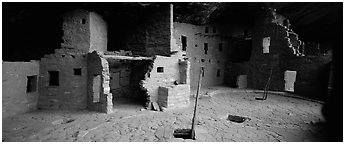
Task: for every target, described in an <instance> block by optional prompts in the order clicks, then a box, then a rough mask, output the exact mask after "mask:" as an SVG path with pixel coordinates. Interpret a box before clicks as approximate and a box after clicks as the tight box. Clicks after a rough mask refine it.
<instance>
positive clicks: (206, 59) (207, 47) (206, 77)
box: [173, 22, 229, 89]
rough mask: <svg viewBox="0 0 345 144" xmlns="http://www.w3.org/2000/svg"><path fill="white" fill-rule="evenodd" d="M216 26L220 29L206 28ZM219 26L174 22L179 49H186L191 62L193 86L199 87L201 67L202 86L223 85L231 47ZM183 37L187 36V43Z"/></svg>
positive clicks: (175, 37)
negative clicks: (201, 70)
mask: <svg viewBox="0 0 345 144" xmlns="http://www.w3.org/2000/svg"><path fill="white" fill-rule="evenodd" d="M206 27H209V28H210V29H211V28H212V27H215V29H217V28H218V31H216V32H214V31H212V30H209V32H208V33H205V28H206ZM219 29H220V28H219V27H217V26H209V25H206V26H196V25H192V24H187V23H177V22H175V23H174V37H173V38H174V39H175V42H176V43H177V47H178V48H177V50H179V51H184V49H185V53H186V57H188V59H189V61H190V63H191V68H190V69H191V70H190V71H191V75H190V80H191V87H192V88H193V89H195V88H196V87H197V82H198V76H199V72H200V69H201V67H203V69H204V74H203V81H202V84H201V85H202V86H212V85H221V84H223V82H224V67H225V59H226V56H225V53H226V51H227V49H228V47H229V44H228V40H227V38H226V36H225V34H223V33H220V32H221V30H219ZM182 37H185V38H186V42H185V44H183V43H184V42H182Z"/></svg>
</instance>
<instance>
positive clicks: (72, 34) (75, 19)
mask: <svg viewBox="0 0 345 144" xmlns="http://www.w3.org/2000/svg"><path fill="white" fill-rule="evenodd" d="M62 30H63V36H62V40H63V43H61V47H65V48H75V49H80V50H84V51H86V52H92V51H94V50H96V51H99V52H104V51H107V42H108V38H107V23H106V22H105V21H104V20H103V19H102V17H101V16H100V15H98V14H97V13H95V12H89V11H86V10H75V11H73V12H70V13H66V14H64V15H63V25H62Z"/></svg>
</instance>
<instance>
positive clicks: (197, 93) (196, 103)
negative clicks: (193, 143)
mask: <svg viewBox="0 0 345 144" xmlns="http://www.w3.org/2000/svg"><path fill="white" fill-rule="evenodd" d="M202 73H203V69H202V68H201V69H200V74H199V82H198V89H197V91H196V97H195V106H194V115H193V120H192V129H191V139H194V140H195V130H194V127H195V120H196V109H197V105H198V98H199V91H200V87H201V79H202V78H201V74H202Z"/></svg>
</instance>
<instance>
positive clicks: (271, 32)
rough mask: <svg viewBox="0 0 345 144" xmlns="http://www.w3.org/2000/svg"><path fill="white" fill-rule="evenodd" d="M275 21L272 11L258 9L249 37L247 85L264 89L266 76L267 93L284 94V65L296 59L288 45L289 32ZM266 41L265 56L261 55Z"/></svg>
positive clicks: (290, 45)
mask: <svg viewBox="0 0 345 144" xmlns="http://www.w3.org/2000/svg"><path fill="white" fill-rule="evenodd" d="M279 21H280V20H277V21H275V12H274V11H273V10H272V9H262V10H261V11H260V12H259V13H257V17H256V20H255V25H254V29H253V34H252V52H251V58H250V62H249V65H250V69H249V73H248V75H249V76H248V81H249V83H248V85H249V86H250V87H252V88H256V89H264V88H265V85H266V83H267V81H268V78H269V76H270V72H271V69H272V76H271V82H270V90H274V91H283V90H284V72H285V70H287V68H286V67H285V64H284V63H285V62H286V61H287V60H288V59H292V58H294V57H297V55H296V53H295V52H294V47H293V46H292V44H291V43H290V41H289V31H290V30H289V29H288V28H287V27H285V26H283V25H281V24H280V23H279ZM266 37H270V42H269V44H270V45H269V48H268V49H269V53H264V50H263V39H264V38H266Z"/></svg>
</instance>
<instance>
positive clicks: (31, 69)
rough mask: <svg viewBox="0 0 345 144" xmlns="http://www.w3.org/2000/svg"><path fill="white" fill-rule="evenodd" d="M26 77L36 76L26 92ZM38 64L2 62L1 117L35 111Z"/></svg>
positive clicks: (33, 62) (34, 62) (32, 62)
mask: <svg viewBox="0 0 345 144" xmlns="http://www.w3.org/2000/svg"><path fill="white" fill-rule="evenodd" d="M28 76H36V77H35V78H34V79H33V81H32V83H31V84H33V86H32V87H31V88H32V89H31V91H30V92H28V91H27V88H28V87H27V84H28ZM38 77H39V62H38V61H30V62H2V117H3V118H5V117H9V116H12V115H15V114H19V113H24V112H27V111H30V110H34V109H36V106H37V97H38V88H37V87H38Z"/></svg>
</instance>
